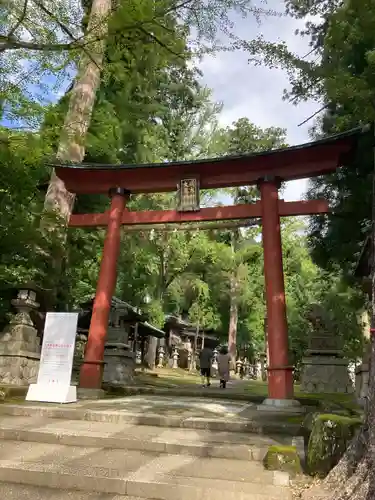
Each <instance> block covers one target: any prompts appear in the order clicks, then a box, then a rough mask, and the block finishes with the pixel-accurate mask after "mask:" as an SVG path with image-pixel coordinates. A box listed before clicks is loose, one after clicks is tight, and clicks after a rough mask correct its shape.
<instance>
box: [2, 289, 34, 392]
mask: <svg viewBox="0 0 375 500" xmlns="http://www.w3.org/2000/svg"><path fill="white" fill-rule="evenodd" d="M39 291H40V289H39V288H38V287H36V286H35V285H32V284H27V285H24V286H22V287H19V288H18V293H17V297H16V298H15V299H13V300H12V302H11V303H12V305H13V306H14V308H15V309H16V314H15V315H14V316H13V318H12V319H11V321H10V323H9V325H7V326H6V327H5V329H4V331H3V332H2V333H1V334H0V383H2V384H9V385H17V386H27V385H29V384H31V383H35V382H36V379H37V375H38V369H39V360H40V339H39V337H38V336H37V333H38V332H37V330H36V328H35V326H34V324H33V322H32V320H31V317H30V312H31V311H36V310H37V309H38V308H39V304H38V302H37V301H36V295H37V292H39Z"/></svg>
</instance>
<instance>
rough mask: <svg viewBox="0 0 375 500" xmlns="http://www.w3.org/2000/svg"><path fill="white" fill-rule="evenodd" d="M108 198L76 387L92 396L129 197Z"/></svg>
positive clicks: (117, 193)
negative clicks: (101, 253)
mask: <svg viewBox="0 0 375 500" xmlns="http://www.w3.org/2000/svg"><path fill="white" fill-rule="evenodd" d="M109 195H110V197H111V206H110V209H109V213H108V216H109V217H108V225H107V233H106V237H105V241H104V247H103V256H102V261H101V264H100V272H99V279H98V284H97V287H96V294H95V300H94V305H93V309H92V316H91V323H90V329H89V336H88V339H87V344H86V349H85V357H84V361H83V364H82V367H81V373H80V379H79V387H80V388H82V389H91V390H92V392H95V391H96V392H99V391H100V390H101V386H102V376H103V368H104V361H103V358H104V346H105V341H106V336H107V326H108V320H109V314H110V310H111V302H112V296H113V293H114V291H115V288H116V280H117V260H118V257H119V253H120V244H121V220H122V216H123V213H124V210H125V206H126V203H127V201H128V199H129V195H130V193H129V192H128V191H126V190H125V189H122V188H113V189H111V190H110V193H109ZM98 395H99V394H98Z"/></svg>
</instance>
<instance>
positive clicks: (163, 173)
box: [56, 127, 364, 194]
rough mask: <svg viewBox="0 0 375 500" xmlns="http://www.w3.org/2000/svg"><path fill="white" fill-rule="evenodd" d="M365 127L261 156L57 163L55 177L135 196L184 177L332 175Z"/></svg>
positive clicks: (239, 180)
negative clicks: (118, 189)
mask: <svg viewBox="0 0 375 500" xmlns="http://www.w3.org/2000/svg"><path fill="white" fill-rule="evenodd" d="M363 132H364V128H362V127H360V128H355V129H352V130H349V131H348V132H345V133H342V134H337V135H334V136H331V137H328V138H325V139H321V140H318V141H315V142H310V143H307V144H302V145H299V146H292V147H289V148H284V149H277V150H272V151H266V152H262V153H256V154H253V153H251V154H243V155H237V156H224V157H221V158H213V159H205V160H194V161H178V162H168V163H153V164H140V165H105V164H96V165H94V164H80V165H58V166H56V173H57V175H58V177H59V178H60V179H62V180H63V181H64V183H65V187H66V188H67V189H68V191H70V192H71V193H76V194H103V193H105V194H107V193H108V192H109V190H110V189H111V188H113V187H114V186H122V187H124V188H126V189H127V190H128V191H130V192H131V193H149V192H155V193H156V192H168V191H175V190H176V186H177V184H178V183H179V182H180V180H181V178H187V177H198V178H199V184H200V188H201V189H214V188H223V187H234V186H249V185H251V184H256V183H257V182H258V181H259V180H260V179H262V178H264V177H266V176H267V177H277V178H279V179H280V180H281V181H289V180H295V179H303V178H307V177H316V176H318V175H322V174H327V173H330V172H333V171H334V170H336V169H337V167H340V166H341V165H342V164H343V163H345V162H346V161H347V160H348V155H350V154H351V153H352V151H353V148H354V147H355V145H356V142H357V139H358V136H359V135H361V134H362V133H363Z"/></svg>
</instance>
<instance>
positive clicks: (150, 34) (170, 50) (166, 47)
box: [139, 26, 183, 59]
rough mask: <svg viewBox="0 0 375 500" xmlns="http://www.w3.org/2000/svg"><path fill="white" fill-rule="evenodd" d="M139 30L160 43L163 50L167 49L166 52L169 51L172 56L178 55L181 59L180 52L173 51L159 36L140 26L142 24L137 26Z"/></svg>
mask: <svg viewBox="0 0 375 500" xmlns="http://www.w3.org/2000/svg"><path fill="white" fill-rule="evenodd" d="M139 30H140V31H141V32H142V33H144V34H145V35H147V36H149V37H150V38H151V39H152V40H154V42H156V43H157V44H158V45H160V46H161V47H163V48H164V49H165V50H167V51H168V52H170V53H171V54H173V55H174V56H176V57H179V58H180V59H183V57H182V55H181V54H178V52H175V51H174V50H172V49H171V48H170V47H168V45H167V44H165V43H164V42H162V41H161V40H160V38H158V37H157V36H155V35H153V34H152V33H150V32H149V31H147V30H146V29H145V28H142V26H140V27H139Z"/></svg>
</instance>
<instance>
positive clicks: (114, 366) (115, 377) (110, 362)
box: [103, 342, 136, 387]
mask: <svg viewBox="0 0 375 500" xmlns="http://www.w3.org/2000/svg"><path fill="white" fill-rule="evenodd" d="M104 363H105V365H104V372H103V383H105V384H108V385H112V386H118V387H121V386H125V387H126V386H128V385H130V384H133V383H134V370H135V365H136V361H135V355H134V353H133V352H132V351H131V346H130V345H128V344H123V343H110V342H107V343H106V345H105V350H104Z"/></svg>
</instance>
